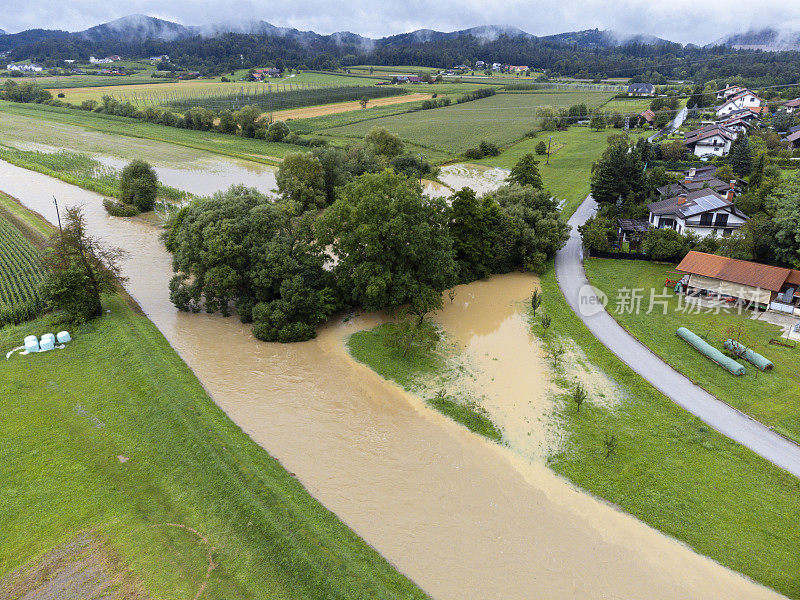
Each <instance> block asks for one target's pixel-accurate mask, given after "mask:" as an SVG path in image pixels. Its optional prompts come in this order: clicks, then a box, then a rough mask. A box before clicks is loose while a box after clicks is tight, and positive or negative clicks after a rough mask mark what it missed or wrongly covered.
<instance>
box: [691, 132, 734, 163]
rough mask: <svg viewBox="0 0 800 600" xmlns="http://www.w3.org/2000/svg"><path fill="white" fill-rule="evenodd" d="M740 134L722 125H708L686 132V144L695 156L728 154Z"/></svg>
mask: <svg viewBox="0 0 800 600" xmlns="http://www.w3.org/2000/svg"><path fill="white" fill-rule="evenodd" d="M738 135H739V134H738V133H737V132H736V131H734V130H733V129H728V128H727V127H722V126H721V125H708V126H706V127H703V128H702V129H695V130H694V131H689V132H688V133H686V134H685V138H684V140H683V143H684V145H685V146H686V147H687V148H688V149H689V150H690V151H691V152H692V153H693V154H694V155H695V156H727V155H728V152H730V149H731V144H732V143H733V140H735V139H736V137H737V136H738Z"/></svg>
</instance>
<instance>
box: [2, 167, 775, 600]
mask: <svg viewBox="0 0 800 600" xmlns="http://www.w3.org/2000/svg"><path fill="white" fill-rule="evenodd" d="M0 190H2V191H5V192H7V193H9V194H11V195H12V196H15V197H16V198H18V199H20V200H21V201H22V202H23V203H24V204H25V205H26V206H28V207H30V208H32V209H34V210H36V211H38V212H40V213H42V214H43V215H45V216H46V217H47V218H48V219H50V220H51V221H52V220H53V219H55V215H54V212H53V207H52V195H53V194H55V195H56V196H57V197H58V199H59V201H60V202H61V204H62V206H63V205H69V204H76V203H82V204H83V205H84V207H85V214H86V217H87V221H88V225H89V229H90V230H91V232H92V233H94V234H96V235H98V236H100V237H102V238H105V239H107V240H109V241H110V242H113V243H115V244H117V245H119V246H122V247H123V248H127V249H128V250H130V251H131V254H130V258H129V260H128V261H127V262H126V264H125V273H126V275H128V276H129V278H130V280H129V283H128V285H127V287H128V290H129V291H130V293H131V294H132V295H133V297H134V298H135V299H136V300H137V301H138V302H139V304H140V305H141V306H142V308H143V309H144V311H145V312H146V313H147V315H148V316H149V317H150V318H151V319H152V320H153V322H154V323H155V324H156V325H157V326H158V328H159V329H160V330H161V331H162V332H163V333H164V335H165V336H166V338H167V339H168V340H169V342H170V343H171V344H172V346H173V347H174V348H175V349H176V350H177V351H178V352H179V353H180V355H181V356H182V357H183V359H184V360H185V361H186V362H187V363H188V365H189V366H190V367H191V368H192V369H193V370H194V372H195V373H196V374H197V376H198V378H199V379H200V381H201V382H202V383H203V385H204V386H205V387H206V389H207V390H208V391H209V393H210V394H211V396H212V397H213V398H214V400H215V402H216V403H217V404H218V405H219V406H220V407H221V408H222V409H223V410H225V411H226V412H227V413H228V415H230V417H231V418H232V419H233V420H234V421H235V422H236V423H237V424H239V425H240V426H241V427H242V429H243V430H244V431H246V432H247V433H248V434H249V435H250V436H251V437H252V438H253V439H254V440H255V441H256V442H258V443H259V444H261V446H263V447H264V448H265V449H266V450H267V451H269V452H270V454H272V455H273V456H275V457H276V458H277V459H278V460H280V461H281V463H282V464H283V465H284V466H285V467H286V468H287V469H289V470H290V471H293V472H294V473H296V474H297V476H298V478H299V479H300V481H302V483H303V484H304V485H305V486H306V487H307V489H308V490H309V491H310V492H311V493H312V494H313V495H314V496H315V497H316V498H317V499H318V500H320V501H321V502H322V503H323V504H324V505H325V506H326V507H327V508H329V509H330V510H332V511H333V512H334V513H336V514H337V515H338V516H339V517H340V518H341V519H342V520H343V521H344V522H345V523H347V524H348V525H349V526H350V527H351V528H352V529H353V530H354V531H355V532H356V533H358V534H359V535H360V536H361V537H363V538H364V539H365V540H366V541H367V542H369V543H370V544H371V545H372V546H374V547H375V548H376V549H377V550H378V551H379V552H380V553H381V554H382V555H383V556H385V557H386V558H387V559H388V560H390V561H391V562H392V563H393V564H394V565H395V566H396V567H397V568H398V569H400V570H401V571H402V572H403V573H405V574H407V575H408V576H409V577H410V578H411V579H413V580H414V581H415V582H416V583H417V584H418V585H420V586H421V587H422V588H423V589H424V590H425V591H426V592H428V593H429V594H430V595H431V596H433V597H434V598H436V599H453V600H456V599H458V600H463V599H472V598H474V599H481V600H486V599H493V598H497V599H504V600H510V599H517V598H518V599H530V598H547V599H551V600H552V599H560V598H564V599H567V598H570V599H598V598H620V599H626V600H630V599H638V598H641V599H645V598H647V599H659V598H664V599H670V600H672V599H675V598H720V599H722V598H725V599H731V598H748V599H754V598H755V599H758V598H777V597H779V596H778V595H777V594H775V593H774V592H772V591H770V590H768V589H766V588H763V587H761V586H758V585H756V584H754V583H752V582H751V581H749V580H746V579H745V578H743V577H742V576H740V575H738V574H736V573H733V572H732V571H729V570H727V569H725V568H723V567H721V566H720V565H718V564H717V563H715V562H713V561H711V560H709V559H708V558H705V557H702V556H700V555H698V554H695V553H694V552H693V551H692V550H691V549H689V548H687V547H685V546H683V545H681V544H680V543H678V542H676V541H675V540H672V539H670V538H668V537H666V536H664V535H662V534H660V533H659V532H657V531H655V530H653V529H651V528H649V527H647V526H646V525H644V524H642V523H640V522H639V521H637V520H636V519H634V518H632V517H630V516H628V515H625V514H624V513H622V512H620V511H618V510H616V509H615V508H613V507H611V506H609V505H607V504H606V503H604V502H602V501H599V500H597V499H595V498H593V497H591V496H589V495H587V494H585V493H583V492H581V491H579V490H577V489H575V488H574V487H573V486H571V485H570V484H569V483H568V482H566V481H564V480H562V479H560V478H559V477H556V476H555V475H554V474H553V473H552V472H550V471H549V470H548V469H547V468H546V467H545V466H544V465H543V464H540V463H536V462H533V463H531V462H528V461H525V460H523V459H522V458H520V457H519V456H517V455H516V454H514V453H513V452H512V451H511V450H509V449H507V448H503V447H500V446H498V445H495V444H491V443H489V442H487V441H484V440H483V439H482V438H480V437H478V436H476V435H474V434H471V433H470V432H468V431H467V430H466V429H464V428H463V427H461V426H459V425H457V424H455V423H453V422H451V421H449V420H448V419H446V418H444V417H442V416H441V415H439V414H438V413H436V412H433V411H431V410H429V409H428V408H427V407H426V406H425V405H424V404H423V403H422V402H421V401H420V400H419V399H417V398H416V397H414V396H412V395H410V394H408V393H406V392H404V391H403V390H401V389H400V388H398V387H396V386H394V385H392V384H390V383H387V382H386V381H384V380H383V379H381V378H380V377H379V376H377V375H376V374H375V373H374V372H372V371H371V370H370V369H368V368H367V367H365V366H363V365H360V364H358V363H356V362H354V361H353V360H352V359H351V358H350V357H349V355H348V354H347V351H346V349H345V347H344V344H343V340H344V338H345V337H346V336H347V335H349V334H350V333H352V332H353V331H355V330H357V329H358V328H359V327H365V326H369V325H371V324H372V323H374V322H375V321H374V318H371V317H367V318H365V319H362V320H358V321H356V322H355V323H352V322H351V323H348V324H344V323H340V322H337V323H332V324H330V325H329V326H327V327H324V328H322V330H321V331H320V335H319V337H318V338H317V339H316V340H313V341H310V342H305V343H301V344H288V345H280V344H265V343H261V342H258V341H256V340H254V339H253V337H252V335H251V333H250V328H249V327H248V326H245V325H242V324H240V323H238V321H236V320H235V319H234V318H228V319H225V318H222V317H218V316H213V315H205V314H197V315H193V314H183V313H179V312H177V311H176V310H175V309H174V308H173V306H172V305H171V304H170V302H169V299H168V291H167V282H168V280H169V277H170V258H169V256H168V255H167V253H166V251H165V250H164V249H163V247H162V246H161V244H160V242H159V241H158V233H159V232H158V230H157V229H155V228H154V227H153V226H152V225H150V224H148V223H147V222H145V221H143V220H138V219H134V220H123V219H116V218H112V217H108V216H107V215H106V214H105V211H104V210H103V208H102V206H101V200H102V198H101V197H100V196H98V195H97V194H94V193H91V192H88V191H85V190H82V189H79V188H75V187H72V186H70V185H68V184H65V183H63V182H61V181H58V180H54V179H51V178H48V177H46V176H44V175H41V174H38V173H33V172H29V171H25V170H23V169H20V168H17V167H14V166H12V165H9V164H7V163H2V162H0ZM493 281H496V282H498V285H500V286H503V285H505V284H504V281H505V280H504V279H502V278H498V279H496V280H493ZM526 283H527V282H526ZM481 285H482V286H483V287H485V288H486V289H489V290H491V289H492V288H493V284H492V282H491V281H490V282H488V283H486V284H481ZM476 289H479V288H478V287H477V286H476ZM487 308H488V309H491V306H490V305H489V306H487ZM465 318H467V319H472V317H471V316H470V315H469V314H467V315H466V316H465ZM473 325H474V329H475V331H476V332H478V331H482V328H488V329H491V328H492V327H495V324H493V323H492V322H489V321H487V320H485V319H484V320H483V323H480V324H479V323H474V324H473ZM464 327H466V328H468V327H469V325H468V324H464ZM458 335H461V334H458ZM463 335H464V336H465V338H464V339H466V338H468V337H469V336H470V335H472V334H471V333H470V332H469V331H467V330H466V329H465V330H464V331H463ZM500 359H501V360H504V357H500Z"/></svg>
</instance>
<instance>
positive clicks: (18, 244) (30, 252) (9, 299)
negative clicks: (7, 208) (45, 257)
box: [0, 216, 45, 306]
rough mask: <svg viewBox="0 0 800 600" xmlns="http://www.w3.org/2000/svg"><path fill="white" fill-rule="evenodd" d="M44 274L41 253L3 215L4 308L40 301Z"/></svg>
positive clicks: (0, 295) (0, 281)
mask: <svg viewBox="0 0 800 600" xmlns="http://www.w3.org/2000/svg"><path fill="white" fill-rule="evenodd" d="M44 275H45V268H44V266H43V265H42V261H41V257H40V255H39V251H38V250H37V249H36V248H35V247H34V246H33V244H31V243H30V242H29V241H28V240H26V239H25V237H24V236H23V235H22V233H20V232H19V231H18V230H17V228H16V227H14V226H13V225H12V224H11V223H9V222H8V221H7V220H6V219H4V218H3V217H2V216H0V306H2V305H11V306H14V305H19V304H26V303H31V302H38V301H39V292H38V286H39V284H40V283H41V281H42V279H43V278H44Z"/></svg>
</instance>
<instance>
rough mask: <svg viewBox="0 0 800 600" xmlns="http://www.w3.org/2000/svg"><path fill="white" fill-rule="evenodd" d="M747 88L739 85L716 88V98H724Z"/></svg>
mask: <svg viewBox="0 0 800 600" xmlns="http://www.w3.org/2000/svg"><path fill="white" fill-rule="evenodd" d="M746 89H747V88H745V87H742V86H740V85H729V86H728V87H725V88H723V89H721V90H717V100H726V99H728V98H730V97H731V96H734V95H736V94H738V93H739V92H742V91H744V90H746Z"/></svg>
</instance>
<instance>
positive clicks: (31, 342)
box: [25, 335, 39, 352]
mask: <svg viewBox="0 0 800 600" xmlns="http://www.w3.org/2000/svg"><path fill="white" fill-rule="evenodd" d="M25 351H26V352H39V340H38V339H36V336H35V335H29V336H28V337H26V338H25Z"/></svg>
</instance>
